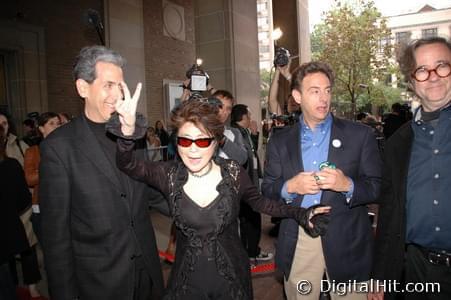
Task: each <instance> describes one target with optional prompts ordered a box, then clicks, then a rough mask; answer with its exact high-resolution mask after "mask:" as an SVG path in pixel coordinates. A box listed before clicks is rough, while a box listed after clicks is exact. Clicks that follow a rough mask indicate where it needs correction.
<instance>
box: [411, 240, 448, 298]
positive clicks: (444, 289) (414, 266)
mask: <svg viewBox="0 0 451 300" xmlns="http://www.w3.org/2000/svg"><path fill="white" fill-rule="evenodd" d="M405 282H406V283H420V282H421V283H439V284H440V292H438V291H435V292H433V293H432V292H427V293H426V292H423V293H405V294H404V297H405V299H407V300H449V299H451V267H448V266H445V265H434V264H432V263H430V262H429V261H428V259H427V258H426V257H425V255H424V254H423V252H422V251H421V250H420V249H419V248H418V247H416V246H414V245H408V246H407V252H406V259H405ZM423 288H424V286H423ZM429 289H430V288H429ZM435 289H437V288H436V287H435Z"/></svg>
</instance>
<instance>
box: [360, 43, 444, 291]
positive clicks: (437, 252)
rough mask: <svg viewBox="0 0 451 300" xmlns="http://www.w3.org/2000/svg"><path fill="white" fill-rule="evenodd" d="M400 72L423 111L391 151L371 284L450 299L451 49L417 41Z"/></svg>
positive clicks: (393, 142) (396, 135)
mask: <svg viewBox="0 0 451 300" xmlns="http://www.w3.org/2000/svg"><path fill="white" fill-rule="evenodd" d="M399 64H400V67H401V70H402V72H403V74H404V76H405V78H406V80H407V81H408V84H409V86H410V88H411V89H412V90H413V91H414V92H415V94H416V95H417V96H418V98H419V99H420V101H421V106H420V107H419V108H418V109H417V110H416V111H415V113H414V118H413V120H412V122H408V123H406V124H404V125H403V126H402V127H401V128H400V129H398V131H396V132H395V133H394V134H393V135H392V137H391V138H390V139H388V141H387V143H386V146H385V153H384V156H385V160H384V161H385V165H384V173H383V174H384V176H383V182H382V190H381V199H380V209H379V220H378V230H377V237H376V251H375V262H374V267H373V277H374V279H379V280H392V282H393V281H394V280H397V281H398V282H399V283H401V286H400V287H399V289H398V291H400V290H401V289H403V288H408V286H407V285H406V286H404V285H403V284H408V283H410V284H412V283H413V284H415V283H420V285H417V286H418V287H423V292H421V293H420V292H416V293H408V294H407V293H406V294H405V296H406V299H451V267H450V265H451V223H450V219H451V201H450V194H451V168H450V167H451V130H450V128H451V106H450V103H451V42H450V41H449V40H448V41H447V40H445V39H443V38H438V37H434V38H428V39H419V40H416V41H413V42H412V43H411V44H410V45H409V46H408V47H407V48H406V49H405V50H404V53H403V55H402V56H401V60H400V61H399ZM403 273H404V278H403V277H402V274H403ZM402 279H404V282H400V281H401V280H402ZM382 283H383V282H382ZM422 283H423V284H422ZM424 283H430V284H434V286H432V285H429V288H427V287H426V286H425V285H424ZM438 285H440V292H438ZM433 288H434V290H433ZM392 291H393V289H392ZM396 296H397V295H396V292H395V293H388V291H387V289H385V298H384V290H380V291H375V293H374V294H372V295H370V297H369V299H394V298H395V297H396Z"/></svg>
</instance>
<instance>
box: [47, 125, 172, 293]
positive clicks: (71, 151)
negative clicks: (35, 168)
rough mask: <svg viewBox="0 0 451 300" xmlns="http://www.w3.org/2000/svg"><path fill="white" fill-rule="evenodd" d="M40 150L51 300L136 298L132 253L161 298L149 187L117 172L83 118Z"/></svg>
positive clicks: (63, 129)
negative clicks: (142, 265)
mask: <svg viewBox="0 0 451 300" xmlns="http://www.w3.org/2000/svg"><path fill="white" fill-rule="evenodd" d="M113 147H114V145H113ZM40 150H41V165H40V175H39V178H40V192H39V199H40V209H41V217H42V247H43V250H44V258H45V263H46V270H47V274H48V282H49V289H50V296H51V298H52V299H58V300H60V299H73V298H75V297H80V299H96V300H97V299H133V289H134V276H135V264H138V263H135V261H137V260H136V255H139V254H142V259H141V258H140V259H139V260H138V261H144V262H145V266H144V267H145V269H146V270H147V271H148V274H150V276H151V278H152V290H153V293H154V294H155V295H156V296H157V298H156V299H159V297H160V296H159V295H161V294H162V290H163V279H162V273H161V267H160V262H159V257H158V252H157V248H156V245H155V236H154V232H153V228H152V225H151V223H150V219H149V213H148V211H149V210H148V205H149V203H148V201H149V197H148V191H149V190H148V187H147V186H146V185H145V184H142V183H138V182H137V181H134V180H131V179H128V177H127V176H126V175H125V174H122V173H120V171H118V169H117V168H116V165H115V162H114V161H113V162H111V161H110V160H109V159H108V158H107V156H106V155H105V153H104V151H103V150H102V148H101V145H100V144H99V142H98V140H97V139H96V137H95V135H94V134H93V133H92V131H91V129H90V128H89V125H88V124H87V120H86V119H85V117H84V116H81V117H79V118H77V119H75V120H73V121H71V122H70V123H68V124H67V125H64V126H62V127H60V128H58V129H57V130H55V131H54V132H53V133H52V134H50V135H49V136H48V137H47V138H46V139H45V140H44V142H43V143H42V144H41V146H40ZM140 153H141V154H140V155H142V157H143V158H144V152H140ZM127 185H128V186H127ZM138 267H139V266H138Z"/></svg>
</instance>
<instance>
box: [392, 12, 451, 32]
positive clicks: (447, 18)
mask: <svg viewBox="0 0 451 300" xmlns="http://www.w3.org/2000/svg"><path fill="white" fill-rule="evenodd" d="M387 24H388V27H389V28H390V29H391V31H392V37H393V39H394V38H395V36H396V33H397V32H410V33H411V36H410V37H411V39H417V38H421V36H422V30H423V29H430V28H437V35H438V36H441V37H448V38H449V37H451V8H447V9H438V10H435V11H428V12H418V13H411V14H405V15H399V16H392V17H388V23H387Z"/></svg>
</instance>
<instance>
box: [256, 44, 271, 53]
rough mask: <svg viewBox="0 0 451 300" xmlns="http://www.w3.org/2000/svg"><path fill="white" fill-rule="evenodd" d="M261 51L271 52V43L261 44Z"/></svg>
mask: <svg viewBox="0 0 451 300" xmlns="http://www.w3.org/2000/svg"><path fill="white" fill-rule="evenodd" d="M258 48H259V51H260V53H265V52H269V45H260V47H258Z"/></svg>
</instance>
